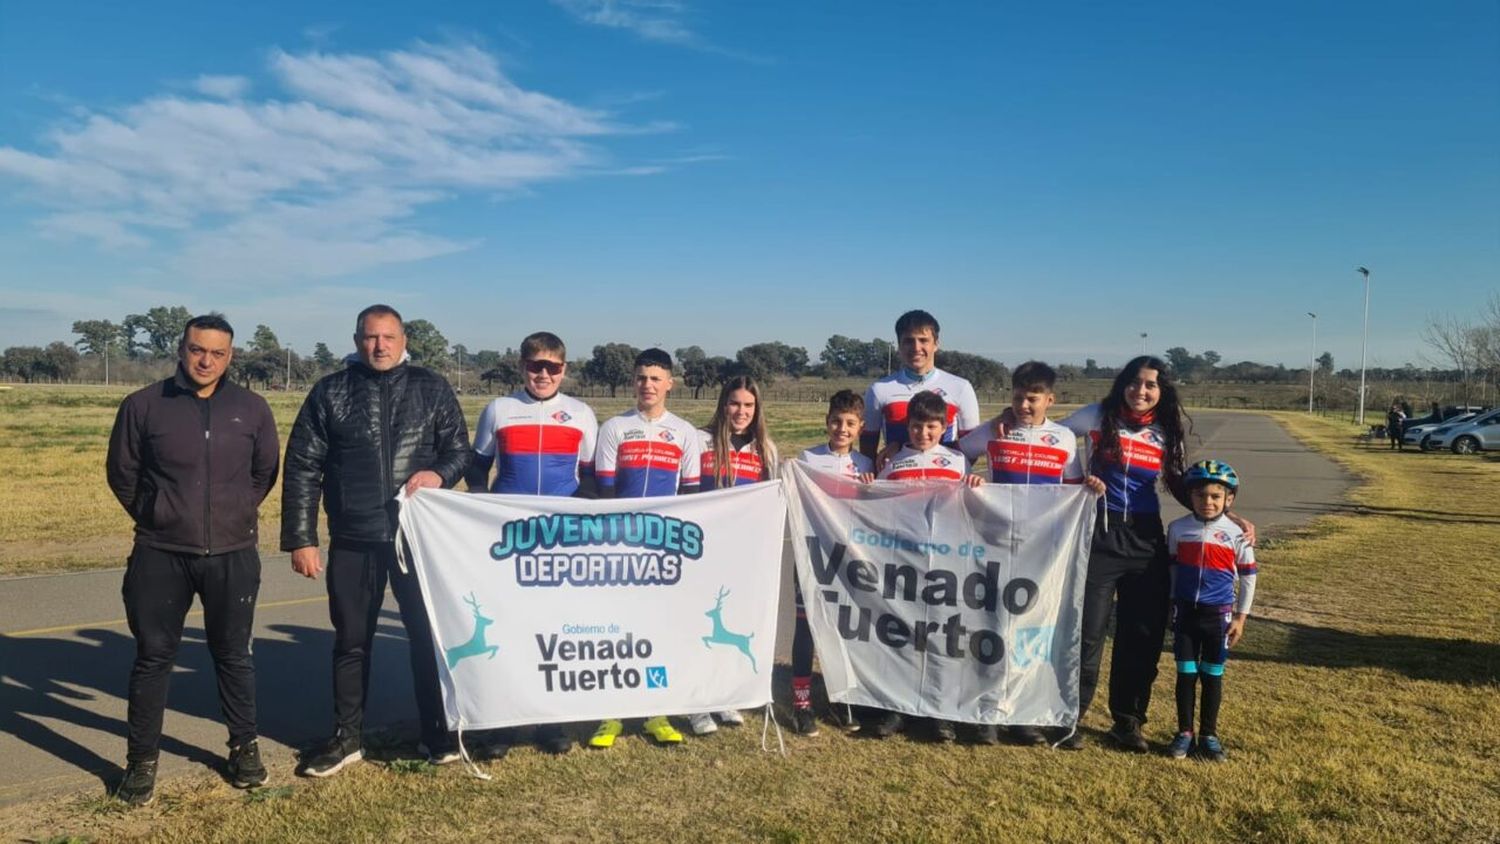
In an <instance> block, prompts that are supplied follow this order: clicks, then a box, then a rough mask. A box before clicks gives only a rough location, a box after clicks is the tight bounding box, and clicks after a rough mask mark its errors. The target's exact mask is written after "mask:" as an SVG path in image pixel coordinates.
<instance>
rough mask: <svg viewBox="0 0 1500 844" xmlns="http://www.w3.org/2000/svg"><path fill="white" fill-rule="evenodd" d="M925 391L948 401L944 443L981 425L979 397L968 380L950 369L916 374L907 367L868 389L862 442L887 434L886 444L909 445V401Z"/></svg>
mask: <svg viewBox="0 0 1500 844" xmlns="http://www.w3.org/2000/svg"><path fill="white" fill-rule="evenodd" d="M923 390H928V391H931V392H934V393H937V394H938V395H939V396H942V397H943V401H945V402H947V403H948V418H947V420H946V423H947V427H946V429H945V430H944V431H943V436H942V442H943V444H944V445H951V444H953V443H956V442H958V438H959V437H961V436H963V435H964V434H966V433H968V432H969V431H970V430H972V429H974V428H977V427H979V423H980V422H981V421H983V420H981V419H980V418H979V399H978V398H977V397H975V395H974V387H973V385H971V384H970V383H969V382H968V381H966V380H964V379H963V378H960V377H958V376H957V375H954V374H952V373H950V372H944V371H943V370H941V369H934V370H932V371H930V372H928V373H927V374H926V375H923V376H917V375H913V374H911V373H910V372H907V371H906V370H905V369H903V370H901V371H899V372H894V373H891V374H890V375H887V376H885V377H884V378H882V379H880V380H879V381H876V382H875V383H874V384H871V385H870V389H868V390H865V430H864V433H862V434H860V435H859V439H860V443H861V445H862V446H863V445H868V446H874V445H875V444H876V443H877V442H878V441H879V438H880V435H881V433H882V432H883V433H884V434H885V442H886V444H887V445H890V444H891V443H896V444H897V445H906V441H907V433H906V404H907V402H909V401H911V397H912V396H914V395H916V394H917V393H920V392H922V391H923Z"/></svg>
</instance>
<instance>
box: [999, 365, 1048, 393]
mask: <svg viewBox="0 0 1500 844" xmlns="http://www.w3.org/2000/svg"><path fill="white" fill-rule="evenodd" d="M1056 386H1057V370H1055V369H1053V368H1052V367H1050V366H1048V365H1047V364H1045V363H1042V362H1041V361H1039V360H1029V361H1026V362H1025V363H1023V364H1021V365H1020V366H1018V367H1016V371H1015V372H1012V373H1011V374H1010V388H1011V389H1012V390H1026V391H1028V392H1030V391H1033V390H1041V391H1043V392H1048V393H1050V392H1052V388H1053V387H1056Z"/></svg>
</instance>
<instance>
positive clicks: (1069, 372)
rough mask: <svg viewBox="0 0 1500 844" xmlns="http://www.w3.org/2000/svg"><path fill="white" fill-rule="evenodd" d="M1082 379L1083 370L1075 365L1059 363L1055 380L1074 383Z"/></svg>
mask: <svg viewBox="0 0 1500 844" xmlns="http://www.w3.org/2000/svg"><path fill="white" fill-rule="evenodd" d="M1082 377H1083V370H1082V369H1079V368H1078V364H1076V363H1060V364H1058V365H1057V378H1058V380H1060V381H1076V380H1078V379H1079V378H1082Z"/></svg>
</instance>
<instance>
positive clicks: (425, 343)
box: [406, 319, 448, 368]
mask: <svg viewBox="0 0 1500 844" xmlns="http://www.w3.org/2000/svg"><path fill="white" fill-rule="evenodd" d="M406 351H407V352H409V353H410V354H411V359H412V362H413V363H418V364H421V365H422V366H427V367H434V368H436V367H441V366H443V364H445V363H447V361H448V338H446V337H444V336H443V332H441V331H438V329H437V326H436V325H433V324H432V323H431V322H428V321H427V320H425V319H414V320H411V321H409V322H407V323H406Z"/></svg>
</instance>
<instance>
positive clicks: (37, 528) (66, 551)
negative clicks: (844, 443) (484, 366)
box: [0, 387, 998, 575]
mask: <svg viewBox="0 0 1500 844" xmlns="http://www.w3.org/2000/svg"><path fill="white" fill-rule="evenodd" d="M125 394H126V390H124V389H117V390H111V389H106V388H103V387H25V388H16V389H14V390H8V391H3V392H0V477H8V478H19V479H20V482H19V483H11V484H7V485H5V486H4V487H0V575H7V574H9V575H17V574H38V573H42V572H53V571H69V570H78V569H91V568H110V567H116V566H123V565H124V564H125V557H126V555H127V554H128V553H129V551H130V541H131V526H130V522H129V519H128V518H127V517H126V516H125V512H124V511H123V510H122V509H121V508H120V505H119V503H118V502H117V501H115V499H114V496H113V495H112V494H111V493H110V491H109V486H108V485H107V484H106V483H105V479H104V455H105V450H106V448H107V447H108V444H109V431H110V427H111V426H112V425H113V424H114V417H115V409H116V408H117V407H118V406H119V404H120V400H121V399H122V398H123V397H124V396H125ZM302 398H303V395H302V394H301V393H290V394H287V393H270V394H268V395H267V400H268V401H269V402H270V404H271V410H272V412H273V413H274V414H275V416H276V422H277V427H278V428H279V429H280V431H281V439H282V443H283V445H284V444H285V442H286V437H287V434H288V432H290V430H291V427H292V422H293V421H294V420H295V419H296V418H297V410H298V408H299V407H301V404H302ZM461 401H462V403H463V407H464V415H465V418H467V419H468V420H469V423H470V424H471V425H472V424H473V422H474V420H476V419H478V418H479V412H480V411H481V410H483V409H484V406H485V404H487V403H488V401H489V397H487V396H483V397H481V396H466V397H464V398H463V399H462V400H461ZM589 404H590V405H592V406H593V408H594V410H595V412H596V414H597V415H598V417H599V419H600V420H604V419H608V418H609V417H611V416H613V415H615V414H617V413H619V412H621V411H623V410H625V409H626V408H627V407H629V406H631V405H632V404H633V402H632V401H631V400H629V399H626V398H618V399H610V398H598V399H590V400H589ZM670 406H671V409H672V410H673V412H675V413H677V414H678V415H679V416H682V417H683V418H684V419H687V420H688V421H689V422H692V423H694V424H697V425H702V424H706V423H707V422H708V420H709V417H711V416H712V415H713V410H714V406H713V402H711V401H707V400H702V401H692V400H678V399H674V400H673V401H672V402H671V404H670ZM768 407H771V408H773V412H771V413H770V414H768V418H769V419H770V420H771V422H772V430H771V435H772V437H773V438H774V439H775V440H776V442H777V443H778V445H780V446H781V448H782V450H783V451H787V452H789V453H792V454H795V453H796V450H800V449H803V448H806V447H807V446H810V445H814V444H816V443H819V442H822V441H823V415H824V412H825V410H826V405H820V404H816V403H811V402H785V403H782V404H780V405H774V406H773V405H769V404H768ZM995 409H998V408H994V407H992V406H986V407H985V410H986V412H989V411H990V410H995ZM260 516H261V520H260V522H261V523H260V535H261V550H262V551H275V550H276V549H277V546H278V542H279V538H280V529H281V528H280V519H281V487H280V484H279V483H278V485H277V487H276V488H275V489H273V490H271V494H270V495H269V496H267V497H266V500H265V502H264V503H263V504H262V505H261V508H260Z"/></svg>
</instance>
